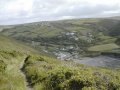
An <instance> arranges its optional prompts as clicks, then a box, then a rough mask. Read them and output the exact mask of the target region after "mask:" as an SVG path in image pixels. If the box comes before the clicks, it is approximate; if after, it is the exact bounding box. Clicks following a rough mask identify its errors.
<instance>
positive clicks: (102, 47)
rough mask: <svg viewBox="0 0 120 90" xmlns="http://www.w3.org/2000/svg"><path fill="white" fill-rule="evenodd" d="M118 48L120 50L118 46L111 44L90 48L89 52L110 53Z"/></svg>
mask: <svg viewBox="0 0 120 90" xmlns="http://www.w3.org/2000/svg"><path fill="white" fill-rule="evenodd" d="M118 48H120V47H119V46H118V45H116V44H114V43H110V44H104V45H96V46H92V47H90V48H88V50H89V51H100V52H102V51H110V50H113V49H118Z"/></svg>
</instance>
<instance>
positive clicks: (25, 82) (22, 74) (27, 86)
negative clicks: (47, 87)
mask: <svg viewBox="0 0 120 90" xmlns="http://www.w3.org/2000/svg"><path fill="white" fill-rule="evenodd" d="M24 61H25V60H23V61H22V62H21V64H20V69H19V70H20V73H21V76H23V78H24V84H25V87H26V90H33V89H32V87H31V86H30V85H29V82H28V81H27V78H26V75H25V73H24V71H23V70H22V68H23V66H24Z"/></svg>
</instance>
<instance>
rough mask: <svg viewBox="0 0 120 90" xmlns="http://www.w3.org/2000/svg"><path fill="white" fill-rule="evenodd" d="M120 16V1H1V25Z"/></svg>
mask: <svg viewBox="0 0 120 90" xmlns="http://www.w3.org/2000/svg"><path fill="white" fill-rule="evenodd" d="M118 15H120V0H0V24H18V23H27V22H36V21H45V20H59V19H69V18H84V17H104V16H118Z"/></svg>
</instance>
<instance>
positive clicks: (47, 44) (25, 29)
mask: <svg viewBox="0 0 120 90" xmlns="http://www.w3.org/2000/svg"><path fill="white" fill-rule="evenodd" d="M119 26H120V21H119V20H117V19H113V18H111V19H110V18H107V19H105V18H103V19H99V18H97V19H96V18H94V19H71V20H61V21H49V22H47V21H46V22H38V23H31V24H23V25H16V26H14V27H13V28H11V29H4V30H3V31H2V34H4V35H7V36H10V37H13V38H15V39H17V40H20V41H23V42H25V43H27V44H28V45H31V46H33V47H34V48H36V49H37V50H39V51H44V52H46V53H48V54H52V55H55V56H57V57H59V56H60V54H61V53H67V54H70V56H69V57H73V58H75V56H76V55H77V56H79V55H83V56H86V55H89V54H90V55H91V54H92V55H93V53H94V50H91V49H92V47H97V46H99V47H100V46H101V45H104V46H105V45H111V46H110V48H108V49H107V51H112V50H114V49H118V48H119V44H118V43H117V42H119V39H118V38H119V37H120V28H119ZM117 44H118V45H117ZM100 48H102V47H100ZM93 49H94V48H93ZM89 52H90V53H89ZM97 52H101V50H97ZM102 52H106V49H105V50H102ZM95 53H96V52H95Z"/></svg>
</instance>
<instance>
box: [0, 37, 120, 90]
mask: <svg viewBox="0 0 120 90" xmlns="http://www.w3.org/2000/svg"><path fill="white" fill-rule="evenodd" d="M26 52H27V53H26ZM36 52H37V51H35V50H34V49H32V48H30V47H28V46H26V45H23V44H21V43H19V42H17V41H15V40H12V39H9V38H7V37H4V36H2V35H1V36H0V90H26V89H27V87H28V86H27V85H26V83H27V82H28V83H29V85H30V86H31V87H32V89H33V90H119V89H120V71H119V70H110V69H104V68H97V67H96V68H95V67H88V66H84V65H80V64H77V63H74V62H72V61H60V60H57V59H55V58H52V57H48V56H46V55H41V54H38V53H36ZM21 69H22V71H21ZM22 73H24V74H25V75H26V77H27V80H26V79H25V77H24V76H23V74H22ZM28 90H29V89H28Z"/></svg>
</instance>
